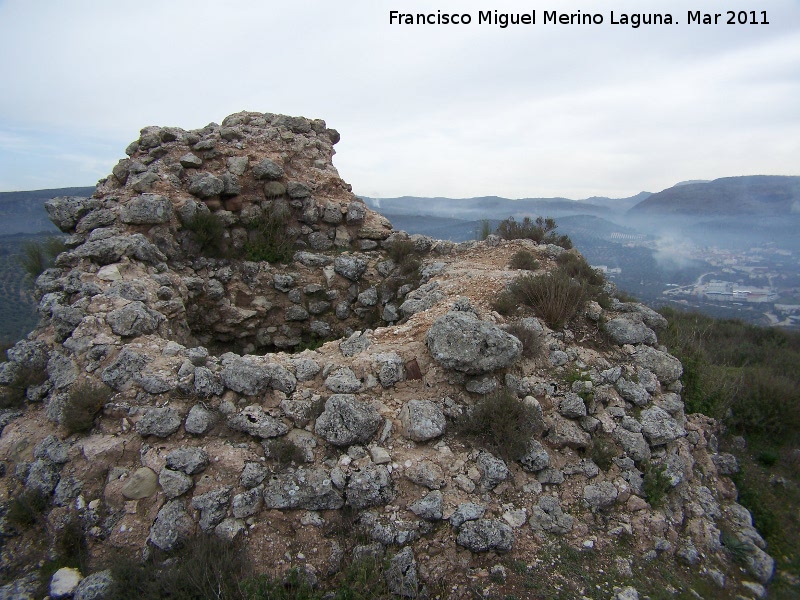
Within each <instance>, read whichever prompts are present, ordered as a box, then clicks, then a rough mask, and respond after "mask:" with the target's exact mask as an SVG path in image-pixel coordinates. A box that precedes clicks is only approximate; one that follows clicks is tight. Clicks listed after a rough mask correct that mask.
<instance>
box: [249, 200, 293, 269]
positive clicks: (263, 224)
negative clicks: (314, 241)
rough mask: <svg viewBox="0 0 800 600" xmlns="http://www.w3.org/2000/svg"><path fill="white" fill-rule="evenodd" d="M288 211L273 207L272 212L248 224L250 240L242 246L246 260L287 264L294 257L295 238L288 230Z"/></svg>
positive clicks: (283, 207) (280, 206)
mask: <svg viewBox="0 0 800 600" xmlns="http://www.w3.org/2000/svg"><path fill="white" fill-rule="evenodd" d="M288 211H289V209H288V207H285V206H283V205H273V210H272V211H271V212H269V213H265V214H263V215H262V216H261V217H259V218H257V219H255V220H254V221H253V222H252V223H250V229H251V233H250V239H249V240H248V241H247V242H246V243H245V245H244V254H245V258H246V259H247V260H252V261H255V262H260V261H266V262H277V263H284V264H285V263H288V262H289V261H291V260H292V257H293V256H294V245H295V242H296V241H297V236H296V235H295V234H294V233H293V232H292V231H291V230H290V229H289V227H288V225H289V212H288Z"/></svg>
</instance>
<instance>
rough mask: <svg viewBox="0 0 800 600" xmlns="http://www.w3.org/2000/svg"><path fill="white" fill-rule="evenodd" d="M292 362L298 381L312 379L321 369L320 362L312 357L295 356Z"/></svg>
mask: <svg viewBox="0 0 800 600" xmlns="http://www.w3.org/2000/svg"><path fill="white" fill-rule="evenodd" d="M291 363H292V366H293V367H294V372H295V377H296V378H297V381H311V380H312V379H314V378H315V377H316V376H317V374H318V373H319V372H320V370H321V367H320V366H319V363H317V361H315V360H313V359H311V358H295V359H292V361H291Z"/></svg>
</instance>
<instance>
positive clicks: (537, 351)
mask: <svg viewBox="0 0 800 600" xmlns="http://www.w3.org/2000/svg"><path fill="white" fill-rule="evenodd" d="M506 332H507V333H510V334H511V335H513V336H514V337H515V338H517V339H518V340H519V341H520V342H522V356H524V357H525V358H533V359H536V358H539V357H540V356H542V354H544V339H543V336H542V334H541V333H539V332H538V331H534V330H533V329H529V328H528V327H525V326H524V325H523V324H522V323H520V322H519V321H517V322H514V323H511V324H510V325H508V327H506Z"/></svg>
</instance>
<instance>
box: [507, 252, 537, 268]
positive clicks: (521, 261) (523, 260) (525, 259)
mask: <svg viewBox="0 0 800 600" xmlns="http://www.w3.org/2000/svg"><path fill="white" fill-rule="evenodd" d="M508 266H509V267H511V268H512V269H523V270H525V271H535V270H536V269H538V268H539V261H538V260H536V257H535V256H534V255H533V254H532V253H531V252H528V251H527V250H520V251H519V252H515V253H514V255H513V256H512V257H511V261H510V262H509V263H508Z"/></svg>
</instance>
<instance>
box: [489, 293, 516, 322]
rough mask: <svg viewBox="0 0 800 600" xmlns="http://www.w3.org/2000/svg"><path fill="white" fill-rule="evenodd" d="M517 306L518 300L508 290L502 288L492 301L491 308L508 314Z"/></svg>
mask: <svg viewBox="0 0 800 600" xmlns="http://www.w3.org/2000/svg"><path fill="white" fill-rule="evenodd" d="M518 308H519V301H518V300H517V298H516V296H514V294H512V293H511V291H509V290H503V291H502V292H500V293H499V294H497V296H495V298H494V300H493V301H492V310H494V311H497V312H498V313H500V314H501V315H504V316H508V315H510V314H512V313H513V312H514V311H515V310H517V309H518Z"/></svg>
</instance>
